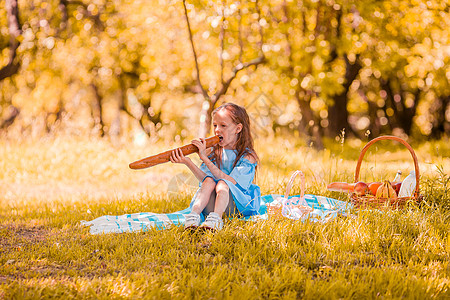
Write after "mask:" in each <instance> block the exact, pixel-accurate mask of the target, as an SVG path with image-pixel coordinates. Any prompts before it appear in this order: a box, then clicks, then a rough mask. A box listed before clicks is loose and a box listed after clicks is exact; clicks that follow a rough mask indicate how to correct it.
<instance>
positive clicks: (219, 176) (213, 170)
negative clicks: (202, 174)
mask: <svg viewBox="0 0 450 300" xmlns="http://www.w3.org/2000/svg"><path fill="white" fill-rule="evenodd" d="M200 159H201V160H202V161H203V162H204V163H205V165H206V166H207V167H208V169H209V170H210V171H211V173H212V174H213V175H214V177H216V179H225V180H228V181H231V182H232V183H233V184H236V183H237V182H236V180H234V178H233V177H231V176H230V175H227V174H225V173H224V172H222V171H221V170H220V169H219V168H218V167H217V166H216V165H215V164H213V162H212V161H211V160H210V159H209V158H208V156H204V157H200Z"/></svg>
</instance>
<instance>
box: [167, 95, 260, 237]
mask: <svg viewBox="0 0 450 300" xmlns="http://www.w3.org/2000/svg"><path fill="white" fill-rule="evenodd" d="M212 118H213V126H214V133H215V134H216V135H218V136H219V138H220V142H219V144H218V145H216V146H214V147H213V148H212V151H211V152H210V153H209V155H208V154H207V149H206V143H205V140H204V139H202V138H200V139H199V140H194V141H192V143H193V144H194V145H195V146H197V148H198V155H199V157H200V159H201V160H202V164H201V166H200V168H199V167H197V166H196V165H195V164H194V163H193V162H192V161H191V159H189V158H188V157H185V156H184V155H183V153H182V152H181V150H180V149H177V150H174V151H173V152H172V156H171V158H170V160H171V161H172V162H173V163H182V164H185V165H186V166H187V167H188V168H189V169H190V170H191V171H192V173H193V174H194V175H195V177H197V179H198V180H199V181H200V182H201V183H200V188H199V190H198V191H197V193H196V194H195V195H194V198H193V200H192V203H191V206H192V212H191V213H190V214H188V215H186V216H185V217H186V218H185V228H197V227H198V226H199V225H200V220H201V217H200V214H201V213H202V214H203V215H204V216H206V220H205V221H204V222H203V224H202V225H201V226H200V227H202V228H206V229H213V230H220V229H222V227H223V220H222V216H223V214H225V215H226V216H229V215H231V214H235V213H240V214H241V215H243V216H250V215H255V214H258V210H259V206H260V198H261V191H260V189H259V186H257V185H255V184H253V183H252V182H253V179H254V176H255V171H256V166H257V162H258V156H257V155H256V152H255V150H254V149H253V139H252V136H251V133H250V118H249V117H248V114H247V112H246V111H245V108H243V107H241V106H239V105H236V104H233V103H225V104H224V105H222V106H220V107H218V108H216V109H215V110H214V111H213V113H212Z"/></svg>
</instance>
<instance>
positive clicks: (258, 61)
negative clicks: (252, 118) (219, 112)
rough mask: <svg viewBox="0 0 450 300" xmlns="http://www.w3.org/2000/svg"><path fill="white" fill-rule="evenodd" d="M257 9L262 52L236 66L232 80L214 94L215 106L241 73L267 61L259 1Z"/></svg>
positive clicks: (259, 44)
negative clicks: (263, 47)
mask: <svg viewBox="0 0 450 300" xmlns="http://www.w3.org/2000/svg"><path fill="white" fill-rule="evenodd" d="M255 8H256V12H257V13H258V21H257V23H258V27H259V34H260V37H261V39H260V41H259V42H258V46H259V52H260V53H259V57H257V58H255V59H253V60H251V61H249V62H246V63H239V64H238V65H237V66H235V67H234V68H233V70H232V72H231V76H230V78H228V80H227V81H226V82H223V83H222V87H221V88H220V89H219V90H218V91H217V92H216V93H215V94H214V97H213V99H212V102H213V103H212V104H213V106H214V104H215V103H216V102H217V100H219V98H220V97H221V96H222V95H224V94H225V93H226V92H227V90H228V88H229V87H230V85H231V82H233V80H234V79H235V78H236V76H237V74H238V73H239V71H241V70H244V69H246V68H249V67H251V66H258V65H260V64H262V63H264V62H265V61H266V57H265V56H264V53H263V50H262V46H263V37H264V33H263V30H262V26H261V22H260V20H261V11H260V9H259V6H258V0H256V1H255Z"/></svg>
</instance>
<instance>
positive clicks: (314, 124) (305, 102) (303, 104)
mask: <svg viewBox="0 0 450 300" xmlns="http://www.w3.org/2000/svg"><path fill="white" fill-rule="evenodd" d="M299 81H300V80H299ZM299 90H300V87H299V85H298V86H297V89H296V92H295V99H296V100H297V103H298V106H299V108H300V111H301V114H302V119H301V121H300V125H299V132H300V134H301V135H305V136H306V137H307V139H308V141H307V143H308V145H309V144H312V145H313V147H314V148H315V149H317V150H323V148H324V146H323V142H322V137H321V134H320V126H319V122H318V120H317V119H316V118H315V117H314V113H313V111H312V109H311V106H310V105H309V104H310V103H311V92H310V91H308V92H302V94H304V95H301V94H300V93H301V92H300V91H299Z"/></svg>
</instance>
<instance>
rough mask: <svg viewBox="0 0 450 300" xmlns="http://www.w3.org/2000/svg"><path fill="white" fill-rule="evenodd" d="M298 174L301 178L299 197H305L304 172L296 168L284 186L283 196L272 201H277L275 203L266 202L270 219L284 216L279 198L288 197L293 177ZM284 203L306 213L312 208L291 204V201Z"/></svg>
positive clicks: (278, 218)
mask: <svg viewBox="0 0 450 300" xmlns="http://www.w3.org/2000/svg"><path fill="white" fill-rule="evenodd" d="M298 175H300V179H301V182H300V188H301V191H300V199H304V198H305V174H303V172H302V171H300V170H297V171H295V172H294V173H292V175H291V178H290V179H289V182H288V184H287V186H286V192H285V194H284V197H283V198H281V197H279V198H277V199H275V200H274V202H277V203H269V204H267V214H268V215H269V217H270V218H271V219H276V220H280V219H283V218H284V216H283V214H282V210H283V204H282V203H280V200H284V199H288V197H289V193H290V191H291V188H292V185H293V184H294V180H295V178H296V177H297V176H298ZM277 200H278V201H277ZM285 205H289V206H290V207H292V208H299V209H301V210H302V211H304V214H307V213H309V212H311V211H312V210H313V209H312V208H311V207H309V206H305V205H298V204H293V203H292V202H291V203H287V204H285Z"/></svg>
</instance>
